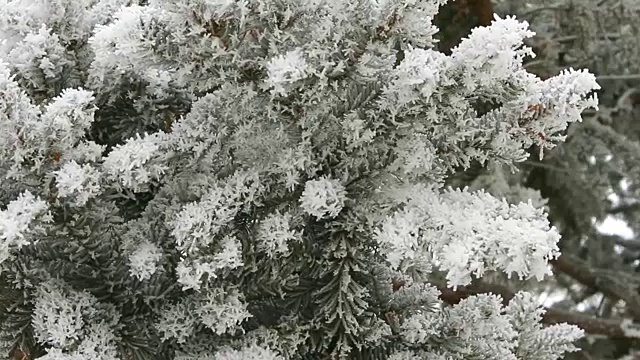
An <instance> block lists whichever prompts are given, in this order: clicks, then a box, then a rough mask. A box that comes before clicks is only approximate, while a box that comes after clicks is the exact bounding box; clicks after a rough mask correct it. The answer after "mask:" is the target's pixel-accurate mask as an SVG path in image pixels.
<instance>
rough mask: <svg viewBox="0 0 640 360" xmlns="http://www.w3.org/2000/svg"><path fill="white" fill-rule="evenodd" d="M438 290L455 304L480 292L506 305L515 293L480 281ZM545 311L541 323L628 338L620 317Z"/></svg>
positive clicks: (440, 287) (550, 309) (611, 336)
mask: <svg viewBox="0 0 640 360" xmlns="http://www.w3.org/2000/svg"><path fill="white" fill-rule="evenodd" d="M438 290H440V293H441V294H440V299H441V300H442V301H444V302H445V303H447V304H449V305H455V304H457V303H459V302H460V301H462V300H463V299H465V298H467V297H469V296H472V295H477V294H481V293H493V294H496V295H500V296H501V297H502V299H503V300H502V301H503V304H504V305H507V304H508V303H509V301H511V299H512V298H513V297H514V296H515V294H514V293H513V292H512V291H511V290H510V289H508V288H506V287H505V286H501V285H497V284H488V283H480V282H476V283H474V284H472V285H469V286H464V287H459V288H458V289H456V290H452V289H450V288H447V287H446V286H438ZM545 311H546V312H545V314H544V315H543V317H542V323H543V324H545V325H554V324H560V323H567V324H571V325H576V326H578V327H579V328H581V329H583V330H584V331H585V332H586V333H587V334H589V335H604V336H607V337H610V338H612V339H630V338H629V336H627V335H626V334H625V331H624V329H623V327H622V325H623V320H622V319H603V318H597V317H594V316H590V315H586V314H581V313H576V312H571V311H565V310H558V309H552V308H547V309H546V310H545Z"/></svg>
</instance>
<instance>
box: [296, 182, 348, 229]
mask: <svg viewBox="0 0 640 360" xmlns="http://www.w3.org/2000/svg"><path fill="white" fill-rule="evenodd" d="M346 194H347V192H346V191H345V188H344V186H343V185H342V184H341V183H340V182H339V181H338V180H335V179H327V178H324V177H323V178H320V179H318V180H309V181H307V182H306V183H305V186H304V191H303V192H302V197H301V199H300V206H301V207H302V209H303V210H304V211H305V212H306V213H307V214H310V215H313V216H315V217H316V218H318V219H322V218H334V217H336V216H338V214H339V213H340V211H341V210H342V207H343V206H344V201H345V199H346Z"/></svg>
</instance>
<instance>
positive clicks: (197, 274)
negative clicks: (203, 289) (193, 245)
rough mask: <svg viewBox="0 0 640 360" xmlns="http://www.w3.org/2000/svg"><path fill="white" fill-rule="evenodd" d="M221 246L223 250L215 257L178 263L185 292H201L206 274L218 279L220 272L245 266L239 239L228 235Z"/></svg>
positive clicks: (179, 274) (179, 280)
mask: <svg viewBox="0 0 640 360" xmlns="http://www.w3.org/2000/svg"><path fill="white" fill-rule="evenodd" d="M220 246H221V248H222V249H221V250H220V251H219V252H217V253H216V254H215V255H212V256H201V257H199V258H198V259H196V260H190V259H185V260H182V261H180V262H179V263H178V266H177V268H176V273H177V275H178V283H180V284H182V289H183V290H188V289H194V290H199V289H200V286H201V285H202V276H203V275H205V274H207V275H208V276H209V277H210V278H216V277H217V276H218V275H217V274H216V272H217V271H219V270H222V269H235V268H237V267H240V266H242V265H243V262H242V248H241V244H240V242H239V241H238V239H236V238H235V237H233V236H229V235H227V236H225V237H224V238H223V239H222V240H221V241H220Z"/></svg>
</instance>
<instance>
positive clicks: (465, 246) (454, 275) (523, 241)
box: [376, 186, 560, 287]
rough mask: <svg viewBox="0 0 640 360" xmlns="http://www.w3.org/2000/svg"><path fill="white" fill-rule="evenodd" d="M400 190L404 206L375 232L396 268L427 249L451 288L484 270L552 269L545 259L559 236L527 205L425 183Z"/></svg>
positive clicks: (527, 273)
mask: <svg viewBox="0 0 640 360" xmlns="http://www.w3.org/2000/svg"><path fill="white" fill-rule="evenodd" d="M399 194H401V195H400V197H399V198H397V199H396V200H397V201H399V203H404V204H405V206H404V209H403V210H401V211H398V212H396V213H395V214H392V215H390V216H389V217H388V218H387V219H386V220H385V221H383V223H382V225H381V227H380V228H379V229H377V230H376V238H377V240H378V241H379V242H380V243H381V245H382V246H383V247H384V248H385V249H387V259H388V261H389V262H390V263H391V265H392V266H393V267H394V268H398V267H400V266H401V264H402V261H404V260H407V259H412V258H414V257H416V256H418V255H419V254H424V253H426V254H428V255H429V256H430V257H432V258H433V263H434V264H435V265H436V266H437V267H439V268H440V269H441V270H443V271H446V272H447V280H448V285H449V286H453V287H455V286H459V285H467V284H469V283H470V281H471V275H475V276H478V277H480V276H482V275H483V274H484V272H485V271H487V270H501V271H504V272H505V273H507V274H509V275H511V274H512V273H514V272H515V273H516V274H517V275H518V276H519V277H520V278H523V277H527V278H529V277H533V276H535V277H536V278H538V279H541V278H543V277H544V275H546V274H549V273H550V269H549V266H548V264H547V262H548V260H549V259H552V258H554V257H557V256H558V255H559V252H558V247H557V242H558V240H559V239H560V235H559V234H558V232H557V231H556V229H555V228H550V227H549V222H548V221H547V219H546V218H545V215H544V213H543V211H542V210H541V209H535V208H534V207H533V206H532V205H531V204H525V203H520V204H518V205H509V204H508V203H507V202H506V201H504V200H502V201H500V200H498V199H496V198H494V197H493V196H491V195H490V194H487V193H485V192H482V191H481V192H477V193H469V192H467V191H466V190H464V191H460V190H447V191H445V192H443V193H439V192H438V191H437V190H434V189H431V188H428V187H424V186H412V187H410V188H409V189H403V190H402V191H401V192H399Z"/></svg>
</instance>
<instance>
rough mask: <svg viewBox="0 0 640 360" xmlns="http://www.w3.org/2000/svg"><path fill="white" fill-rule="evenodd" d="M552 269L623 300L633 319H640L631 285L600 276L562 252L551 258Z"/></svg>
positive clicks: (638, 299) (639, 307) (638, 302)
mask: <svg viewBox="0 0 640 360" xmlns="http://www.w3.org/2000/svg"><path fill="white" fill-rule="evenodd" d="M551 264H553V267H554V269H556V270H558V271H560V272H562V273H564V274H566V275H569V276H570V277H572V278H573V279H575V280H576V281H578V282H579V283H581V284H582V285H585V286H587V287H590V288H592V289H596V290H598V291H600V292H601V293H602V294H604V295H605V296H608V297H611V298H614V299H620V300H624V302H625V303H626V305H627V309H628V311H629V313H630V314H631V315H632V316H633V318H634V319H636V320H640V296H638V293H637V292H636V289H634V287H632V286H628V284H626V285H627V286H619V285H618V284H616V282H614V281H611V279H610V278H608V277H604V276H601V275H600V274H598V273H596V272H595V271H594V270H593V269H592V268H591V267H589V266H588V265H586V264H584V263H583V261H582V260H580V259H576V258H574V257H571V256H570V255H566V254H563V255H561V256H560V257H559V258H558V259H555V260H552V261H551Z"/></svg>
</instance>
